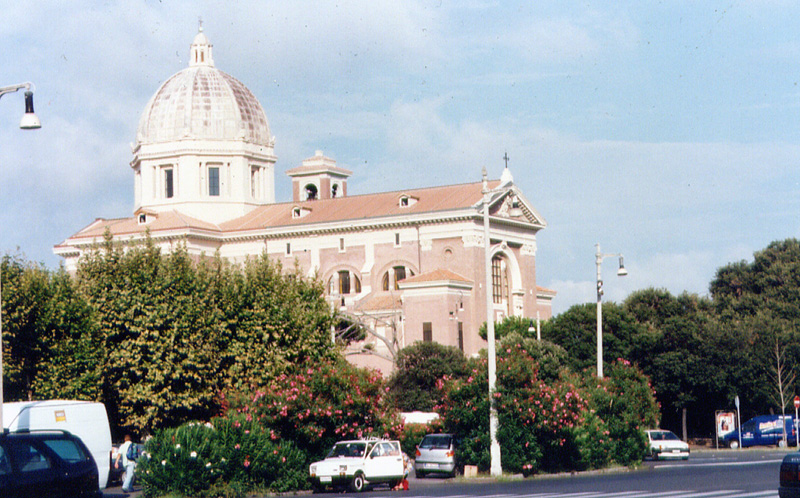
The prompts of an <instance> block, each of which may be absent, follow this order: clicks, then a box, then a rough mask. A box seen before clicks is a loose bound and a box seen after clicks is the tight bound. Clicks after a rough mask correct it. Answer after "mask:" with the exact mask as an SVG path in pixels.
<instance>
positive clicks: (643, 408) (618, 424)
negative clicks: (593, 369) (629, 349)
mask: <svg viewBox="0 0 800 498" xmlns="http://www.w3.org/2000/svg"><path fill="white" fill-rule="evenodd" d="M584 382H585V384H584V386H585V387H584V390H585V392H586V397H587V400H588V402H589V411H588V413H587V416H586V422H585V423H584V425H583V426H582V427H580V428H578V430H577V431H576V439H577V440H579V443H580V444H579V446H580V449H581V460H582V462H584V464H585V465H587V466H589V467H593V468H597V467H601V466H605V465H608V464H609V463H612V462H614V463H617V464H619V465H626V466H630V465H636V464H638V463H641V461H642V458H643V457H644V455H645V452H646V450H647V444H648V443H647V436H646V435H645V433H644V430H645V429H646V428H648V427H657V426H658V415H659V409H658V404H657V403H656V401H655V396H654V394H653V391H652V387H651V386H650V383H649V380H648V378H647V377H646V376H645V375H644V374H643V373H642V371H641V370H639V369H638V368H637V367H635V366H633V365H631V364H630V362H628V361H625V360H623V359H618V360H617V361H615V362H614V363H612V364H610V365H609V366H608V368H607V369H606V376H605V377H604V378H602V379H598V378H597V377H595V376H593V375H587V376H586V377H585V381H584Z"/></svg>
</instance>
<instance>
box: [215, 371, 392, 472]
mask: <svg viewBox="0 0 800 498" xmlns="http://www.w3.org/2000/svg"><path fill="white" fill-rule="evenodd" d="M385 393H386V389H385V386H384V382H383V378H382V377H381V375H380V373H378V372H376V371H373V370H367V369H363V368H358V367H355V366H353V365H351V364H350V363H348V362H346V361H345V360H340V361H337V362H323V363H320V364H318V365H316V366H309V367H307V368H305V369H304V370H303V371H302V372H301V373H297V374H292V375H281V376H280V377H279V378H278V379H277V380H276V382H275V383H274V384H273V385H271V386H269V387H267V388H265V389H259V390H256V392H255V393H254V394H252V395H249V396H239V397H235V398H234V399H233V400H231V402H230V403H231V404H230V410H233V411H235V412H237V413H240V414H242V416H244V417H245V418H246V420H248V421H250V420H252V421H255V422H258V423H259V424H261V425H262V426H264V427H269V428H270V432H271V434H272V438H273V440H280V441H293V442H295V443H296V444H298V445H302V447H303V448H304V449H305V450H306V452H307V456H308V460H309V461H311V460H316V459H319V458H322V457H323V456H324V455H325V453H327V451H328V450H329V449H330V448H331V447H332V446H333V445H334V443H336V442H337V441H341V440H342V439H348V438H350V439H354V438H359V437H368V436H383V435H389V434H399V433H400V432H401V431H402V424H401V422H400V418H399V416H398V414H397V413H396V412H395V411H393V410H391V409H389V408H388V407H387V404H386V403H385V400H384V395H385Z"/></svg>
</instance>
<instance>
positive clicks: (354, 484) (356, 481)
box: [350, 472, 367, 493]
mask: <svg viewBox="0 0 800 498" xmlns="http://www.w3.org/2000/svg"><path fill="white" fill-rule="evenodd" d="M366 484H367V483H366V481H365V480H364V474H362V473H361V472H359V473H357V474H356V475H354V476H353V480H352V481H351V482H350V490H351V491H355V492H356V493H360V492H362V491H364V488H365V487H366Z"/></svg>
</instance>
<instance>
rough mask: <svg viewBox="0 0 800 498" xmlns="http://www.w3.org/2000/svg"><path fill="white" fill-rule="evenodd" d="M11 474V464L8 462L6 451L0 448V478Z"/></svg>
mask: <svg viewBox="0 0 800 498" xmlns="http://www.w3.org/2000/svg"><path fill="white" fill-rule="evenodd" d="M10 473H11V463H10V462H9V461H8V455H7V454H6V449H5V448H3V447H2V446H0V476H2V475H5V474H10Z"/></svg>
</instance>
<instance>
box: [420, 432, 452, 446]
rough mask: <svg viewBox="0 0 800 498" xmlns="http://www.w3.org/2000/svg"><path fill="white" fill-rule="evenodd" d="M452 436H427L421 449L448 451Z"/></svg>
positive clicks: (423, 439) (421, 444)
mask: <svg viewBox="0 0 800 498" xmlns="http://www.w3.org/2000/svg"><path fill="white" fill-rule="evenodd" d="M451 439H452V436H445V435H440V434H437V435H427V436H425V437H424V438H422V442H421V443H420V445H419V447H420V448H423V449H428V450H446V449H449V448H450V441H451Z"/></svg>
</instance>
